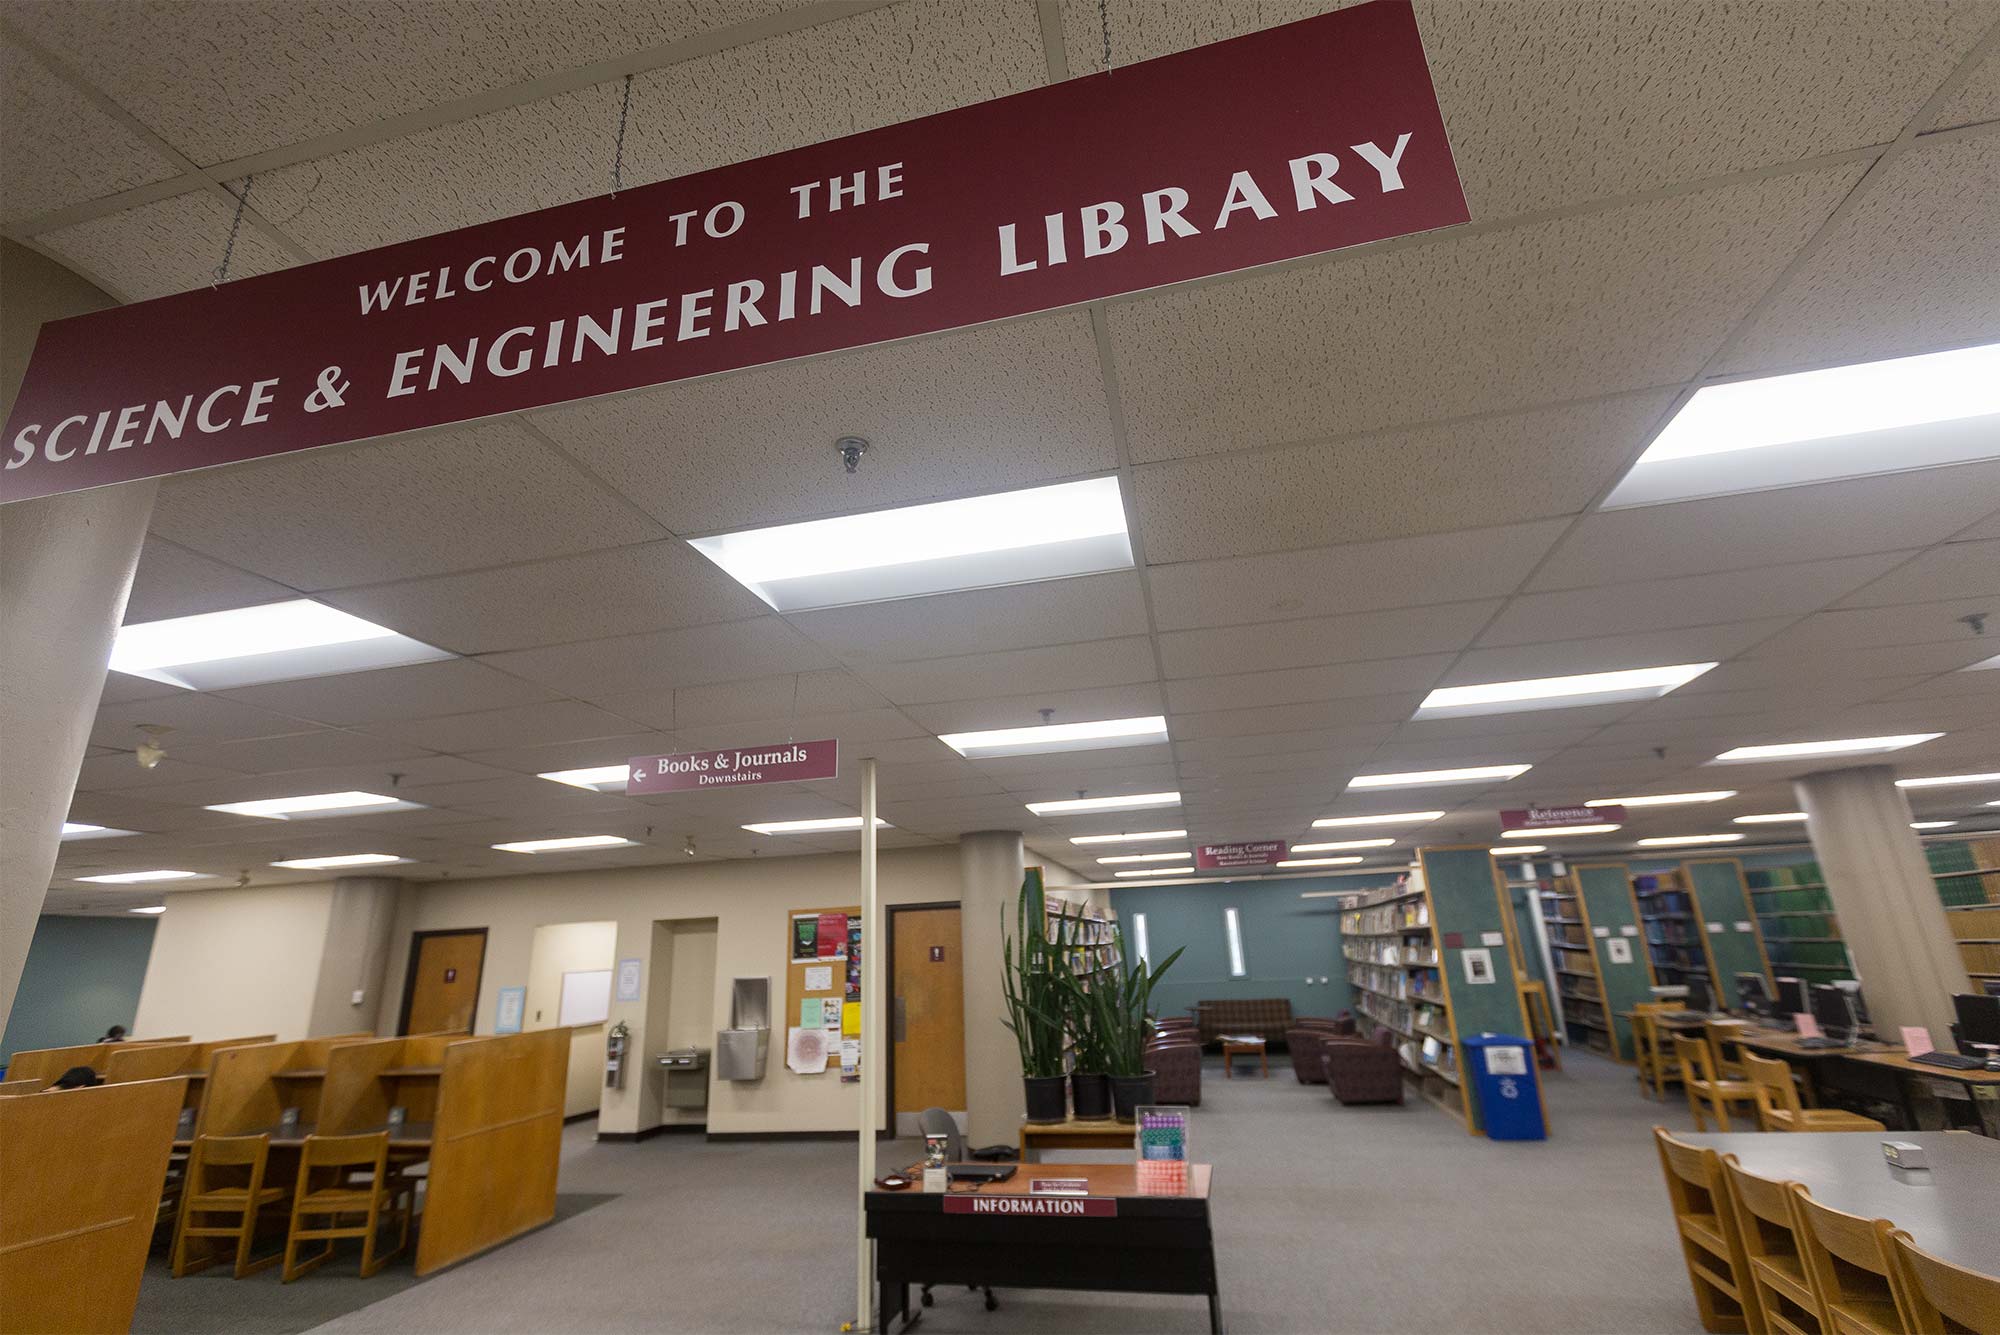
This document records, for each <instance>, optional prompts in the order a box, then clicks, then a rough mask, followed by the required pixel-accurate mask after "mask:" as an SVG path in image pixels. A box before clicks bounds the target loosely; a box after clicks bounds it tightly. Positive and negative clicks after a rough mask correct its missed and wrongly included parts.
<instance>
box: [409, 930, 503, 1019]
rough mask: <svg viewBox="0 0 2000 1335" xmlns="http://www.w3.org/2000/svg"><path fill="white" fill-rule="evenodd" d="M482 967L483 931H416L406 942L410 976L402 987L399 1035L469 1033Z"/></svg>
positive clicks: (476, 1005) (475, 1007)
mask: <svg viewBox="0 0 2000 1335" xmlns="http://www.w3.org/2000/svg"><path fill="white" fill-rule="evenodd" d="M485 962H486V929H485V928H484V927H480V928H476V929H473V930H470V931H463V932H418V933H417V934H416V935H415V936H414V937H412V938H411V940H410V973H409V977H408V979H407V980H405V982H404V984H403V1023H402V1025H401V1027H400V1031H399V1032H401V1033H405V1034H435V1033H439V1032H456V1031H463V1032H466V1033H470V1032H471V1031H472V1019H473V1012H474V1011H475V1010H477V1009H478V1008H479V974H480V968H481V966H482V965H484V964H485Z"/></svg>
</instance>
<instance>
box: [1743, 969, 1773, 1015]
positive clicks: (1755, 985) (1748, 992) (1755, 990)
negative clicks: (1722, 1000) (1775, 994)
mask: <svg viewBox="0 0 2000 1335" xmlns="http://www.w3.org/2000/svg"><path fill="white" fill-rule="evenodd" d="M1736 1000H1737V1001H1738V1002H1739V1003H1740V1004H1741V1005H1742V1007H1743V1009H1744V1010H1746V1011H1753V1012H1757V1013H1760V1014H1761V1013H1762V1012H1764V1011H1767V1010H1769V1009H1770V1008H1771V992H1770V989H1769V988H1767V987H1765V986H1764V975H1763V974H1761V973H1739V974H1737V975H1736Z"/></svg>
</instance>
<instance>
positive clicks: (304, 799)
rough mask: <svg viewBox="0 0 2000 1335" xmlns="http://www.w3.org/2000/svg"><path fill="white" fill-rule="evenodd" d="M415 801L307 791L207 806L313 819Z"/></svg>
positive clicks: (411, 806) (409, 806)
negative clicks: (298, 795) (298, 794)
mask: <svg viewBox="0 0 2000 1335" xmlns="http://www.w3.org/2000/svg"><path fill="white" fill-rule="evenodd" d="M416 807H417V803H415V802H405V801H403V800H402V799H401V798H400V797H384V796H382V794H380V793H351V792H350V793H307V794H305V795H304V796H301V797H266V798H260V799H259V800H257V801H255V802H224V803H222V804H220V805H219V806H212V807H208V808H206V810H209V811H220V812H223V813H225V814H227V815H231V816H259V817H262V818H263V819H265V820H313V819H315V818H317V817H320V816H344V815H346V814H347V813H348V812H350V811H411V810H415V809H416Z"/></svg>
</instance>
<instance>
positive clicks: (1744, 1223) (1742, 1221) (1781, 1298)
mask: <svg viewBox="0 0 2000 1335" xmlns="http://www.w3.org/2000/svg"><path fill="white" fill-rule="evenodd" d="M1722 1176H1723V1181H1724V1183H1725V1184H1726V1185H1727V1186H1728V1188H1729V1204H1730V1208H1731V1209H1733V1210H1734V1211H1735V1213H1736V1232H1737V1236H1738V1237H1739V1238H1741V1239H1742V1242H1743V1254H1744V1256H1745V1257H1746V1258H1747V1259H1748V1260H1749V1262H1750V1296H1751V1300H1752V1302H1753V1303H1754V1304H1755V1306H1754V1308H1753V1309H1752V1310H1754V1311H1756V1313H1757V1314H1758V1316H1760V1317H1761V1318H1762V1319H1763V1323H1764V1329H1765V1330H1767V1331H1771V1332H1774V1335H1822V1332H1821V1328H1820V1311H1819V1295H1818V1294H1817V1293H1815V1292H1814V1291H1813V1287H1812V1278H1811V1276H1810V1275H1809V1274H1808V1272H1807V1271H1806V1266H1805V1261H1804V1259H1803V1258H1802V1257H1801V1256H1800V1255H1799V1243H1798V1235H1797V1218H1796V1215H1795V1211H1794V1209H1793V1206H1792V1198H1791V1191H1790V1188H1791V1185H1792V1184H1790V1183H1788V1182H1773V1181H1771V1180H1770V1179H1769V1178H1764V1177H1758V1176H1757V1175H1756V1174H1755V1173H1746V1172H1744V1171H1743V1169H1742V1168H1741V1167H1740V1166H1739V1165H1738V1164H1737V1162H1736V1160H1735V1159H1734V1158H1733V1157H1731V1156H1729V1155H1724V1156H1723V1157H1722ZM1746 1306H1749V1304H1746Z"/></svg>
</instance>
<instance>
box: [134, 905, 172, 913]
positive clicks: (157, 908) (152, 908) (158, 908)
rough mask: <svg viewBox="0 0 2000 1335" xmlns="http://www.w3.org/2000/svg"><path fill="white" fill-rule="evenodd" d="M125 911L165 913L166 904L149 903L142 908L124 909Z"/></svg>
mask: <svg viewBox="0 0 2000 1335" xmlns="http://www.w3.org/2000/svg"><path fill="white" fill-rule="evenodd" d="M125 911H126V912H127V913H165V912H166V911H167V906H166V905H165V904H149V905H147V906H146V907H145V908H142V909H126V910H125Z"/></svg>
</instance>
